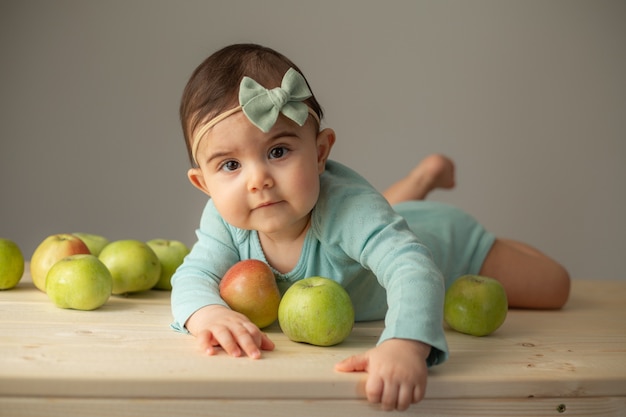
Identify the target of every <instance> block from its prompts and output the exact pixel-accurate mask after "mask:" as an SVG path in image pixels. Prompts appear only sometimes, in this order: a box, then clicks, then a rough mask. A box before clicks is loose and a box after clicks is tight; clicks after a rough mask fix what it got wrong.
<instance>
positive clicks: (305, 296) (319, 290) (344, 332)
mask: <svg viewBox="0 0 626 417" xmlns="http://www.w3.org/2000/svg"><path fill="white" fill-rule="evenodd" d="M278 323H279V325H280V328H281V330H282V331H283V333H285V334H286V335H287V337H289V339H291V340H293V341H294V342H305V343H309V344H312V345H317V346H332V345H336V344H338V343H341V342H342V341H344V340H345V339H346V338H347V337H348V336H349V335H350V332H351V331H352V327H353V326H354V307H353V306H352V301H351V300H350V296H349V295H348V293H347V292H346V290H345V289H344V288H343V287H342V286H341V285H340V284H339V283H337V282H335V281H333V280H332V279H329V278H323V277H309V278H305V279H303V280H300V281H297V282H295V283H294V284H293V285H292V286H291V287H289V289H288V290H287V291H285V294H283V298H282V300H281V302H280V306H279V307H278Z"/></svg>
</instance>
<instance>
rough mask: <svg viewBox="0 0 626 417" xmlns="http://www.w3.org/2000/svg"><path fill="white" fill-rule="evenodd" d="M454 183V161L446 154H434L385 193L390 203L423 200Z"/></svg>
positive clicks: (452, 185) (450, 186) (451, 186)
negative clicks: (435, 191) (434, 191)
mask: <svg viewBox="0 0 626 417" xmlns="http://www.w3.org/2000/svg"><path fill="white" fill-rule="evenodd" d="M454 185H455V177H454V162H453V161H452V160H451V159H450V158H448V157H447V156H445V155H440V154H434V155H430V156H428V157H426V158H424V159H423V160H422V161H421V162H420V163H419V164H418V165H417V166H416V167H415V168H413V170H412V171H411V172H410V173H409V175H407V176H406V177H404V178H402V179H401V180H400V181H398V182H396V183H395V184H393V185H392V186H391V187H389V188H388V189H387V190H386V191H385V192H383V195H384V196H385V198H386V199H387V201H389V203H390V204H397V203H401V202H403V201H410V200H423V199H424V198H426V196H427V195H428V194H429V193H430V192H431V191H433V190H435V189H437V188H442V189H450V188H453V187H454Z"/></svg>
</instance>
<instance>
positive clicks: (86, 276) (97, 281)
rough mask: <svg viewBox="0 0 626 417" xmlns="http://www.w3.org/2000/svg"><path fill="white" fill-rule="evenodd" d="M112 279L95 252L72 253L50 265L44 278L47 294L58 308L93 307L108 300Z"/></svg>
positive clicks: (78, 308) (85, 308) (97, 306)
mask: <svg viewBox="0 0 626 417" xmlns="http://www.w3.org/2000/svg"><path fill="white" fill-rule="evenodd" d="M112 289H113V278H112V277H111V272H109V270H108V269H107V267H106V266H105V265H104V264H103V263H102V262H100V260H98V258H97V257H95V256H94V255H72V256H68V257H66V258H63V259H61V260H60V261H59V262H57V263H55V264H54V265H52V267H51V268H50V270H49V271H48V275H47V277H46V293H47V294H48V297H49V298H50V300H51V301H52V302H53V303H54V305H56V306H57V307H59V308H71V309H74V310H95V309H97V308H99V307H101V306H102V305H104V303H106V302H107V300H108V299H109V297H110V296H111V290H112Z"/></svg>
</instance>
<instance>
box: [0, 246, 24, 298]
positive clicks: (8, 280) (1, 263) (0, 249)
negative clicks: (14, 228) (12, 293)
mask: <svg viewBox="0 0 626 417" xmlns="http://www.w3.org/2000/svg"><path fill="white" fill-rule="evenodd" d="M23 274H24V255H23V254H22V251H21V250H20V247H19V246H17V244H16V243H15V242H13V241H12V240H9V239H2V238H0V290H8V289H11V288H13V287H15V286H16V285H17V283H18V282H20V280H21V279H22V275H23Z"/></svg>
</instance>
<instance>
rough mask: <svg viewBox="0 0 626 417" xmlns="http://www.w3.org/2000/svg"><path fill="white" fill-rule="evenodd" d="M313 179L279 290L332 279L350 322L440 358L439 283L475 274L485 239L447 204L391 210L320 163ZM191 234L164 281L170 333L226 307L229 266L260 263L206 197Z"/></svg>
mask: <svg viewBox="0 0 626 417" xmlns="http://www.w3.org/2000/svg"><path fill="white" fill-rule="evenodd" d="M320 181H321V187H320V196H319V199H318V202H317V204H316V206H315V208H314V209H313V212H312V216H311V227H310V229H309V230H308V231H307V235H306V237H305V242H304V245H303V248H302V253H301V256H300V260H299V262H298V264H297V265H296V267H295V268H294V269H293V270H292V271H290V272H288V273H286V274H281V273H279V272H277V271H274V273H275V276H276V280H277V282H278V285H279V288H280V289H281V291H284V290H286V289H287V288H288V287H289V285H290V284H291V283H293V282H295V281H297V280H300V279H303V278H306V277H310V276H324V277H327V278H331V279H334V280H335V281H337V282H339V283H340V284H341V285H342V286H343V287H344V288H345V289H346V290H347V291H348V293H349V294H350V297H351V299H352V303H353V305H354V308H355V318H356V320H357V321H367V320H382V319H384V320H385V329H384V330H383V333H382V335H381V337H380V339H379V343H380V342H382V341H384V340H387V339H389V338H404V339H413V340H419V341H421V342H424V343H426V344H429V345H431V346H432V347H433V349H432V351H431V355H430V357H429V360H428V362H429V365H433V364H436V363H441V362H443V361H444V360H445V359H446V358H447V356H448V348H447V344H446V340H445V336H444V332H443V299H444V293H445V286H446V283H447V284H448V285H449V284H450V283H451V282H452V281H453V280H454V279H456V278H458V277H459V276H460V275H463V274H470V273H471V274H476V273H478V272H479V271H480V267H481V266H482V263H483V261H484V258H485V257H486V255H487V253H488V251H489V249H490V248H491V245H492V244H493V241H494V237H493V235H491V234H490V233H488V232H487V231H485V229H484V228H483V227H482V226H481V225H480V224H478V223H477V222H476V221H475V220H474V219H473V218H472V217H470V216H469V215H467V214H465V213H463V212H462V211H460V210H458V209H456V208H454V207H451V206H449V205H444V204H440V203H433V202H427V201H411V202H406V203H402V204H399V205H397V206H396V207H394V208H392V207H391V206H390V205H389V204H388V203H387V201H386V200H385V198H384V197H383V196H382V195H381V194H380V193H379V192H378V191H376V190H375V189H374V188H373V187H372V186H371V185H370V184H369V183H368V182H367V181H366V180H365V179H363V178H362V177H361V176H359V175H358V174H357V173H355V172H354V171H352V170H350V169H349V168H347V167H345V166H343V165H341V164H339V163H337V162H333V161H328V162H327V166H326V171H325V172H324V173H323V174H322V175H321V177H320ZM407 221H408V222H407ZM196 234H197V237H198V241H197V243H196V244H195V245H194V246H193V248H192V251H191V253H190V254H189V255H188V256H187V258H186V259H185V261H184V263H183V265H181V267H180V268H179V269H178V270H177V272H176V273H175V274H174V276H173V277H172V286H173V290H172V312H173V315H174V323H173V324H172V327H173V328H174V329H176V330H178V331H182V332H186V329H185V327H184V324H185V323H186V321H187V319H188V318H189V317H190V316H191V315H192V314H193V313H194V312H195V311H197V310H198V309H200V308H202V307H204V306H207V305H210V304H221V305H224V306H226V303H225V302H224V301H223V300H222V299H221V298H220V296H219V290H218V285H219V281H220V278H221V277H222V276H223V275H224V273H225V272H226V271H227V270H228V268H230V267H231V266H232V265H234V264H235V263H236V262H238V261H240V260H242V259H249V258H254V259H260V260H263V261H266V259H265V256H264V254H263V249H262V248H261V244H260V241H259V237H258V234H257V232H256V231H250V230H242V229H238V228H236V227H233V226H231V225H229V224H227V223H226V222H225V221H224V220H223V219H222V217H221V216H220V215H219V213H218V212H217V210H216V209H215V206H214V205H213V203H212V201H211V200H209V202H208V203H207V205H206V208H205V210H204V212H203V214H202V218H201V221H200V228H199V229H198V230H197V232H196ZM266 262H267V261H266Z"/></svg>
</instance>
